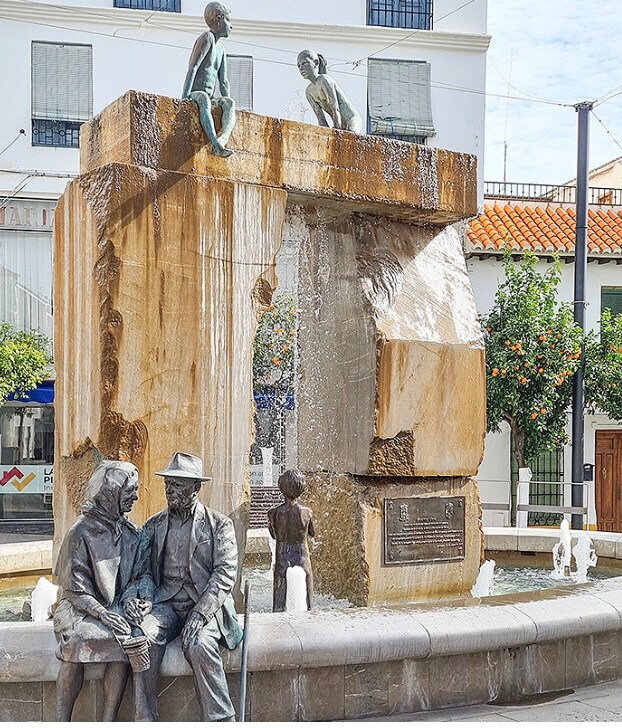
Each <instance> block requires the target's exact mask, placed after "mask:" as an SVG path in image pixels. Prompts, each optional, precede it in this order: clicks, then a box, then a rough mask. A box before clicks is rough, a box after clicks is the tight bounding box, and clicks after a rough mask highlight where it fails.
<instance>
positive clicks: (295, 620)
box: [0, 577, 622, 682]
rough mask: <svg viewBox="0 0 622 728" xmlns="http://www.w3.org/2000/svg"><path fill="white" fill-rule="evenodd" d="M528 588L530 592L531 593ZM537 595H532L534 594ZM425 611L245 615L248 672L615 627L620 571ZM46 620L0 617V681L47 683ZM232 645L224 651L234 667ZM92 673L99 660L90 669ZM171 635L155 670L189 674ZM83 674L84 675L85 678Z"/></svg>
mask: <svg viewBox="0 0 622 728" xmlns="http://www.w3.org/2000/svg"><path fill="white" fill-rule="evenodd" d="M532 594H533V593H532ZM538 596H539V595H538ZM472 601H473V602H475V603H474V604H468V605H462V606H451V604H450V603H448V602H445V603H443V604H439V605H438V606H436V607H434V608H431V609H430V608H429V607H427V608H424V607H408V608H404V607H402V608H374V607H366V608H353V609H344V610H330V611H324V612H317V613H313V612H311V613H308V614H304V613H303V614H296V615H294V614H282V613H281V614H272V613H267V614H266V613H256V614H254V615H253V616H252V618H251V631H250V642H249V670H250V671H251V672H262V671H270V670H290V669H298V668H305V667H330V666H341V665H352V664H357V665H363V664H367V663H376V662H391V661H395V660H404V659H425V658H432V657H437V656H448V655H454V654H455V655H458V654H468V653H472V652H478V653H481V652H485V651H487V650H488V651H490V650H502V649H511V648H515V647H521V646H525V645H530V644H537V643H541V642H551V641H556V640H565V639H568V638H569V637H578V636H586V635H591V634H600V633H605V632H617V631H620V630H622V577H614V578H612V579H608V580H607V581H606V582H600V583H598V584H589V585H582V586H579V587H562V588H560V589H556V590H547V592H546V596H545V598H536V599H533V598H532V599H528V598H526V597H525V596H523V597H519V600H518V601H515V602H514V603H510V602H511V599H510V597H508V596H501V597H499V596H497V597H487V598H485V599H481V600H476V599H473V600H472ZM55 648H56V640H55V637H54V633H53V629H52V624H51V622H45V623H39V624H34V623H22V622H12V623H11V622H7V623H3V624H0V682H12V681H13V682H48V681H54V680H55V679H56V676H57V672H58V661H57V660H56V657H55ZM240 655H241V650H240V648H238V649H236V650H235V651H233V652H231V653H225V655H224V657H225V668H226V670H227V671H228V672H236V671H239V666H240ZM89 670H90V677H99V675H100V673H101V668H100V666H97V665H92V666H89ZM190 674H191V673H190V667H189V665H188V663H187V662H186V661H185V659H184V657H183V654H182V652H181V647H180V644H179V640H175V641H174V642H172V643H171V644H170V645H169V647H168V649H167V654H166V658H165V661H164V663H163V667H162V675H163V676H165V677H173V676H179V675H190ZM88 676H89V675H88V674H87V677H88Z"/></svg>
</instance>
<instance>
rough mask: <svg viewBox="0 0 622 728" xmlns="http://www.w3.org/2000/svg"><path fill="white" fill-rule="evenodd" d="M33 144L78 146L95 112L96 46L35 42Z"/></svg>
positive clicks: (33, 62) (33, 45)
mask: <svg viewBox="0 0 622 728" xmlns="http://www.w3.org/2000/svg"><path fill="white" fill-rule="evenodd" d="M31 94H32V97H31V98H32V144H33V146H51V147H77V146H78V145H79V138H80V126H81V124H82V123H83V122H85V121H87V119H90V118H91V117H92V116H93V48H92V46H90V45H76V44H71V43H45V42H41V41H33V43H32V85H31Z"/></svg>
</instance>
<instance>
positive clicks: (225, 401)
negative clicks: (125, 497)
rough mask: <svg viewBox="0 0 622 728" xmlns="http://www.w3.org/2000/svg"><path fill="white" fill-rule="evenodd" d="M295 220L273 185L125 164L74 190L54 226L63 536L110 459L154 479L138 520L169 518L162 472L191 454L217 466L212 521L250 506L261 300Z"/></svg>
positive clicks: (207, 493)
mask: <svg viewBox="0 0 622 728" xmlns="http://www.w3.org/2000/svg"><path fill="white" fill-rule="evenodd" d="M284 208H285V193H284V192H283V191H281V190H276V189H274V188H271V187H258V186H250V185H244V184H236V183H231V182H222V181H221V182H219V183H218V184H215V183H214V181H213V180H207V179H206V178H204V177H197V176H194V175H181V174H175V173H172V172H156V171H154V170H147V169H142V168H139V167H130V166H126V165H119V164H112V165H108V166H105V167H100V168H98V169H97V170H96V171H94V172H91V173H89V174H85V175H82V176H81V177H80V178H79V179H77V180H76V181H74V182H72V183H71V184H70V185H69V186H68V188H67V190H66V192H65V194H64V195H63V197H62V198H61V200H60V202H59V204H58V207H57V209H56V219H55V228H54V229H55V282H54V295H55V303H54V310H55V326H56V329H55V337H54V343H55V364H56V369H57V372H58V382H57V405H56V462H57V468H58V471H59V472H57V476H58V481H57V482H58V483H60V484H61V487H59V488H55V491H54V496H55V502H54V512H55V517H56V534H57V535H62V534H63V533H64V531H65V529H66V527H67V526H68V525H69V524H70V523H71V522H72V521H73V519H74V518H75V516H76V514H77V513H78V509H79V507H80V505H81V503H82V500H83V491H84V485H85V482H86V479H87V478H88V475H89V474H90V473H91V472H92V469H93V466H94V463H95V460H96V458H94V457H93V455H92V453H93V449H94V448H95V447H96V448H97V450H98V451H99V452H100V453H101V454H102V455H103V456H104V457H107V458H113V459H116V458H120V459H127V460H131V461H133V462H134V463H135V464H136V465H137V466H138V467H139V470H140V474H141V481H142V484H141V490H140V494H139V501H138V503H137V505H136V506H135V508H134V512H133V517H134V518H135V519H136V520H138V521H142V520H144V519H145V518H147V517H148V516H149V515H151V514H152V513H154V512H155V511H157V510H159V509H160V508H162V507H163V506H164V491H163V487H162V481H161V479H159V478H157V477H156V476H154V473H155V471H156V470H158V469H161V468H162V466H163V465H165V464H166V462H167V461H168V459H169V457H170V454H171V453H172V452H174V451H175V450H179V449H182V450H186V451H188V452H196V453H199V454H201V455H202V457H203V461H204V467H205V469H206V471H207V472H208V473H210V474H211V475H212V476H213V478H214V481H213V483H212V484H210V485H208V486H205V487H204V488H203V491H202V493H203V497H204V498H205V500H206V501H207V502H208V503H209V504H210V505H211V506H212V507H214V508H216V509H217V510H220V511H223V512H224V513H232V512H234V511H236V509H238V508H239V507H240V505H241V504H242V503H243V502H245V501H247V500H248V494H247V493H245V488H247V480H248V478H247V462H248V451H249V447H250V443H251V442H252V406H253V405H252V384H251V379H252V372H251V368H252V345H253V337H254V331H255V327H256V321H257V317H256V312H255V310H254V297H255V296H256V295H258V294H261V290H259V289H257V287H256V283H257V281H258V279H262V280H263V279H268V280H272V282H273V283H274V277H273V265H274V257H275V254H276V251H277V249H278V247H279V245H280V241H281V226H282V222H283V214H284ZM264 303H265V302H264ZM85 463H86V465H85Z"/></svg>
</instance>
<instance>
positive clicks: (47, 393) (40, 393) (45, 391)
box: [9, 380, 54, 404]
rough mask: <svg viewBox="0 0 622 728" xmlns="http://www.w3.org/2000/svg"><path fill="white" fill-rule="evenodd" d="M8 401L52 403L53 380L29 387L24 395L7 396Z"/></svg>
mask: <svg viewBox="0 0 622 728" xmlns="http://www.w3.org/2000/svg"><path fill="white" fill-rule="evenodd" d="M10 401H14V402H26V403H30V404H52V403H53V402H54V382H53V381H51V380H48V381H46V382H41V384H39V386H38V387H36V388H35V389H31V390H30V392H28V393H27V395H26V396H24V397H9V402H10Z"/></svg>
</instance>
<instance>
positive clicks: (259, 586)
mask: <svg viewBox="0 0 622 728" xmlns="http://www.w3.org/2000/svg"><path fill="white" fill-rule="evenodd" d="M520 561H521V560H520V558H517V561H516V562H513V561H511V560H510V561H508V560H507V559H505V560H504V559H502V563H501V564H497V565H496V567H495V572H494V574H495V580H494V589H493V593H492V596H497V595H503V594H513V593H518V592H534V591H539V590H541V589H556V588H558V587H561V586H571V585H574V584H575V581H574V579H573V578H570V577H567V578H564V577H561V578H560V577H558V576H555V574H554V572H553V570H552V569H551V567H550V565H549V566H548V568H547V566H546V565H545V564H543V563H530V564H528V565H527V564H525V563H524V562H525V559H523V563H520ZM604 561H605V562H608V563H605V564H604V565H601V564H600V563H599V565H598V568H596V569H590V571H589V574H588V582H590V583H591V582H595V581H603V580H605V579H609V578H611V577H615V576H622V566H621V565H620V564H619V563H615V562H613V563H612V562H611V561H609V560H606V559H605V560H604ZM39 576H40V575H39V574H37V575H33V576H20V577H9V578H0V622H27V621H29V615H28V614H27V613H24V612H23V605H24V602H25V600H26V599H28V598H29V597H30V594H31V592H32V590H33V589H34V587H35V585H36V583H37V581H38V579H39ZM46 576H47V578H50V575H49V574H47V575H46ZM247 579H248V580H250V581H251V583H252V587H253V590H252V611H253V612H270V611H272V572H271V570H270V569H269V568H244V569H243V570H242V580H243V582H244V580H247ZM448 601H451V600H448ZM457 601H462V599H461V598H460V599H458V600H457ZM422 605H423V606H425V603H423V604H422ZM351 606H352V605H351V604H350V603H349V602H348V601H347V600H346V599H335V598H334V597H331V596H326V595H323V594H316V595H315V602H314V609H315V611H325V610H333V609H347V608H348V607H351Z"/></svg>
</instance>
